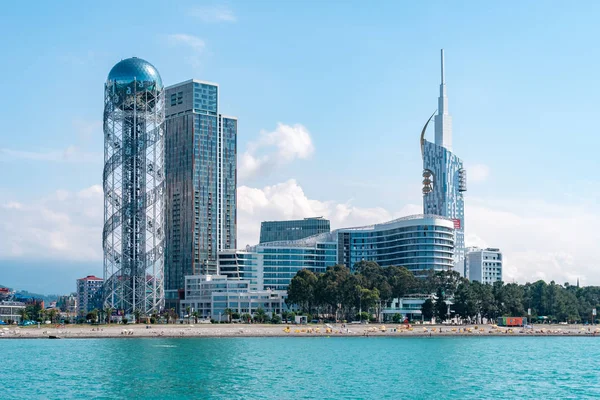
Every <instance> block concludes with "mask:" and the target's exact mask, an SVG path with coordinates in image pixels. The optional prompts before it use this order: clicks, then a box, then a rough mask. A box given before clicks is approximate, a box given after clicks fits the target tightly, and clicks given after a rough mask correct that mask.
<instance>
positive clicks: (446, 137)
mask: <svg viewBox="0 0 600 400" xmlns="http://www.w3.org/2000/svg"><path fill="white" fill-rule="evenodd" d="M441 61H442V62H441V71H442V76H441V77H442V79H441V80H442V82H441V84H440V97H439V99H438V110H437V115H436V116H435V143H431V142H429V141H427V140H426V139H425V131H426V129H427V125H428V124H429V122H430V121H431V118H429V120H428V121H427V123H426V124H425V127H424V128H423V131H422V132H421V154H422V156H423V213H424V214H434V215H440V216H443V217H447V218H450V219H451V220H452V221H453V222H454V227H455V229H456V240H455V251H454V268H455V270H456V271H458V272H459V273H460V274H461V275H462V274H463V268H462V266H464V257H465V207H464V196H463V193H464V192H465V191H466V190H467V174H466V170H465V169H464V167H463V162H462V160H461V159H460V158H458V157H457V156H456V155H455V154H454V153H452V117H451V116H450V114H449V112H448V97H447V95H446V79H445V74H444V50H442V51H441ZM431 117H432V118H433V115H432V116H431Z"/></svg>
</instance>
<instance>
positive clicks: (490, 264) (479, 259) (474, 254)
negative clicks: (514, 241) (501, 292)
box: [465, 247, 502, 284]
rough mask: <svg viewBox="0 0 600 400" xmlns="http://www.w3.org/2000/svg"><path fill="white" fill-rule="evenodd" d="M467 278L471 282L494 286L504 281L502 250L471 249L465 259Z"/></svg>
mask: <svg viewBox="0 0 600 400" xmlns="http://www.w3.org/2000/svg"><path fill="white" fill-rule="evenodd" d="M465 276H468V278H469V280H472V281H477V282H481V283H489V284H493V283H494V282H498V281H502V252H501V251H500V249H495V248H487V249H480V248H478V247H470V248H469V249H467V256H466V258H465Z"/></svg>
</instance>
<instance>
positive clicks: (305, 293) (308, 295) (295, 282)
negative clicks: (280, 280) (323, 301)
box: [285, 269, 317, 312]
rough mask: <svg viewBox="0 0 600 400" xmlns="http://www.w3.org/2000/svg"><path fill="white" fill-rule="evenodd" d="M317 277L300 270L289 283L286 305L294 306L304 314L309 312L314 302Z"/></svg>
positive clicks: (305, 270)
mask: <svg viewBox="0 0 600 400" xmlns="http://www.w3.org/2000/svg"><path fill="white" fill-rule="evenodd" d="M316 285H317V277H316V275H315V274H314V273H313V272H312V271H309V270H308V269H302V270H300V271H298V272H297V273H296V275H295V276H294V277H293V278H292V280H291V281H290V284H289V286H288V296H287V298H286V300H285V301H286V304H288V305H296V306H298V307H300V309H301V310H303V311H305V312H310V311H311V309H312V305H313V302H314V300H315V287H316Z"/></svg>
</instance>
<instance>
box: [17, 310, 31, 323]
mask: <svg viewBox="0 0 600 400" xmlns="http://www.w3.org/2000/svg"><path fill="white" fill-rule="evenodd" d="M19 316H20V317H21V322H25V321H27V320H28V319H29V316H28V315H27V309H26V308H25V307H23V308H21V309H19Z"/></svg>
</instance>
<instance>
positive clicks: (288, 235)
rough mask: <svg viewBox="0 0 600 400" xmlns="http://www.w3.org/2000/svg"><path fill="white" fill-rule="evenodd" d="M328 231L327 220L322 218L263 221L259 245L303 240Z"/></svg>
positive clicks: (329, 228)
mask: <svg viewBox="0 0 600 400" xmlns="http://www.w3.org/2000/svg"><path fill="white" fill-rule="evenodd" d="M330 230H331V227H330V225H329V220H328V219H325V218H323V217H315V218H304V219H297V220H289V221H263V222H261V224H260V243H268V242H277V241H280V240H298V239H304V238H305V237H309V236H313V235H318V234H320V233H325V232H329V231H330Z"/></svg>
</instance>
